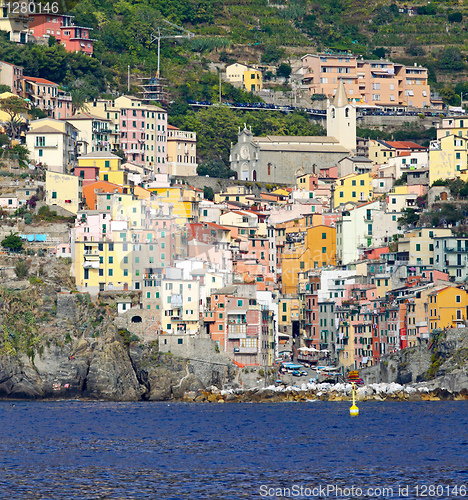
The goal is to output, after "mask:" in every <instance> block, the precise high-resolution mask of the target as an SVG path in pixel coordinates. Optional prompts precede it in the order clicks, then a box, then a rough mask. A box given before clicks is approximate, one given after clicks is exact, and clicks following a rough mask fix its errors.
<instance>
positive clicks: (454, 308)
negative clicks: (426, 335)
mask: <svg viewBox="0 0 468 500" xmlns="http://www.w3.org/2000/svg"><path fill="white" fill-rule="evenodd" d="M428 307H429V328H430V331H431V332H432V331H434V330H441V329H444V328H457V327H458V326H464V325H465V324H466V320H467V311H468V309H467V307H468V293H467V292H466V291H465V290H463V289H462V288H457V287H446V288H443V289H442V290H434V291H433V292H431V293H430V294H429V305H428Z"/></svg>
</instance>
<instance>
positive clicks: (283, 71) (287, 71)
mask: <svg viewBox="0 0 468 500" xmlns="http://www.w3.org/2000/svg"><path fill="white" fill-rule="evenodd" d="M276 74H277V76H282V77H283V78H286V80H287V79H288V78H289V77H290V76H291V66H289V64H286V63H281V64H280V65H279V68H278V69H277V70H276Z"/></svg>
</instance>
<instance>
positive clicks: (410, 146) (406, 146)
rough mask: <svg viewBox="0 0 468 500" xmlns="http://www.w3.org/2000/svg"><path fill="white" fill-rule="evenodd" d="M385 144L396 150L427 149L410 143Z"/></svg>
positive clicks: (391, 142) (387, 142)
mask: <svg viewBox="0 0 468 500" xmlns="http://www.w3.org/2000/svg"><path fill="white" fill-rule="evenodd" d="M385 143H386V144H388V145H390V146H391V147H392V148H396V149H427V148H425V147H424V146H421V145H420V144H416V143H415V142H412V141H385Z"/></svg>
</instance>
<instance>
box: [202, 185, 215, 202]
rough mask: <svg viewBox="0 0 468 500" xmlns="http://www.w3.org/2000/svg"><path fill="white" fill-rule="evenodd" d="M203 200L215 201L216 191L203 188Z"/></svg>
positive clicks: (207, 187)
mask: <svg viewBox="0 0 468 500" xmlns="http://www.w3.org/2000/svg"><path fill="white" fill-rule="evenodd" d="M203 198H205V200H210V201H213V200H214V191H213V188H212V187H210V186H205V187H204V188H203Z"/></svg>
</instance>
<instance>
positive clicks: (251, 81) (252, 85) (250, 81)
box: [243, 69, 263, 92]
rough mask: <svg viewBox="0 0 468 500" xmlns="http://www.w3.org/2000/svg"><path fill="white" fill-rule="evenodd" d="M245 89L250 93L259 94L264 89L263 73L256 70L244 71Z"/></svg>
mask: <svg viewBox="0 0 468 500" xmlns="http://www.w3.org/2000/svg"><path fill="white" fill-rule="evenodd" d="M243 81H244V88H245V90H248V91H249V92H258V91H260V90H262V89H263V82H262V72H261V71H258V70H256V69H248V70H247V71H244V78H243Z"/></svg>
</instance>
